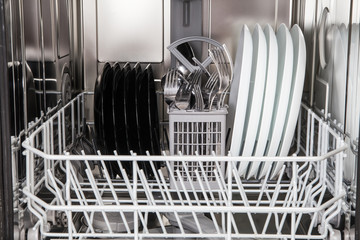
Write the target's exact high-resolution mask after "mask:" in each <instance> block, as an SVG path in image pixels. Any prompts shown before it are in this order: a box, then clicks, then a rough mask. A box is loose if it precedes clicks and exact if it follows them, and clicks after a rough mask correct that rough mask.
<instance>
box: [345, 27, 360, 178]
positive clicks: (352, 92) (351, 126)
mask: <svg viewBox="0 0 360 240" xmlns="http://www.w3.org/2000/svg"><path fill="white" fill-rule="evenodd" d="M358 51H359V25H358V24H352V27H351V44H350V60H349V78H348V79H349V81H348V92H347V97H348V99H347V111H346V113H347V114H348V115H347V117H346V126H347V127H346V128H347V131H348V132H350V133H358V132H359V127H358V126H359V124H358V123H359V114H356V112H357V109H359V106H360V104H359V101H360V98H359V97H357V96H359V94H360V91H359V90H358V85H359V84H357V83H358V82H359V75H358V64H359V62H358ZM354 140H356V136H351V139H350V140H349V142H347V143H348V144H350V142H352V141H354ZM348 156H350V158H349V161H346V162H345V163H344V178H345V179H346V180H348V181H352V180H353V177H354V169H356V165H355V162H356V157H352V156H353V155H351V150H349V153H348Z"/></svg>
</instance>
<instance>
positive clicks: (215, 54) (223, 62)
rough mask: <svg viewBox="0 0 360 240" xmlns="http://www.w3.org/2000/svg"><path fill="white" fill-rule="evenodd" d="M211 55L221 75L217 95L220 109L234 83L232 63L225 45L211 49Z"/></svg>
mask: <svg viewBox="0 0 360 240" xmlns="http://www.w3.org/2000/svg"><path fill="white" fill-rule="evenodd" d="M209 55H210V57H211V59H212V60H213V62H214V63H215V67H216V70H217V72H218V75H219V82H218V85H219V90H218V92H217V94H218V95H219V101H218V108H221V107H223V105H224V101H225V97H226V93H227V92H228V90H229V88H230V84H231V81H232V75H233V68H232V61H231V57H230V55H229V52H228V50H227V48H226V46H225V44H224V45H223V47H221V48H220V47H215V48H212V49H209Z"/></svg>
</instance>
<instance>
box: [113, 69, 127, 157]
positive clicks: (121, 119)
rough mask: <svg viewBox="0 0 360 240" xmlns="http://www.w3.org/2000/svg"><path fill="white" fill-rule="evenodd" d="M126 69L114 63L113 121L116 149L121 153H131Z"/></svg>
mask: <svg viewBox="0 0 360 240" xmlns="http://www.w3.org/2000/svg"><path fill="white" fill-rule="evenodd" d="M124 71H125V70H124V69H121V67H120V64H118V63H117V64H115V65H114V88H113V95H112V97H113V99H112V100H113V122H114V132H115V145H116V151H117V152H118V154H120V155H124V154H129V146H128V142H127V138H126V128H125V115H124V103H123V99H124V89H123V88H124Z"/></svg>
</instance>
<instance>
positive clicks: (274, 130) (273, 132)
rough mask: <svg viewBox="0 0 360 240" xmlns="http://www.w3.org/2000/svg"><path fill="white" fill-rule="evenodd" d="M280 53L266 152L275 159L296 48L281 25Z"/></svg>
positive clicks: (263, 172)
mask: <svg viewBox="0 0 360 240" xmlns="http://www.w3.org/2000/svg"><path fill="white" fill-rule="evenodd" d="M276 39H277V42H278V46H281V47H279V48H278V51H279V64H278V79H277V85H276V96H275V102H274V112H273V115H272V120H271V127H270V133H269V136H270V138H269V139H270V142H269V147H268V149H267V150H266V154H265V155H266V156H270V157H275V156H276V154H277V151H278V148H279V145H280V142H281V136H282V134H283V129H284V124H285V119H286V114H287V108H288V103H289V96H290V89H291V80H292V72H293V61H294V47H293V43H292V39H291V35H290V32H289V30H288V28H287V27H286V25H285V24H281V25H280V26H279V28H278V30H277V33H276ZM271 165H272V162H270V161H267V162H265V163H264V165H263V168H262V170H261V172H260V175H259V178H261V177H263V176H265V174H266V173H267V171H269V168H270V167H271Z"/></svg>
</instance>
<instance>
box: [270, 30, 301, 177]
mask: <svg viewBox="0 0 360 240" xmlns="http://www.w3.org/2000/svg"><path fill="white" fill-rule="evenodd" d="M290 34H291V38H292V41H293V44H294V69H293V74H292V83H291V92H290V97H289V106H288V110H287V119H286V121H285V128H284V134H283V136H282V144H281V147H280V150H279V153H278V156H287V155H288V153H289V150H290V146H291V142H292V140H293V137H294V132H295V128H296V123H297V120H298V116H299V111H300V106H301V97H302V93H303V87H304V79H305V67H306V45H305V39H304V35H303V33H302V31H301V29H300V27H299V26H298V25H297V24H295V25H294V26H293V27H292V28H291V30H290ZM282 166H283V163H282V162H277V163H276V165H275V168H274V170H273V172H272V176H271V178H273V177H275V175H276V174H277V173H278V172H279V170H280V169H281V167H282Z"/></svg>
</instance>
